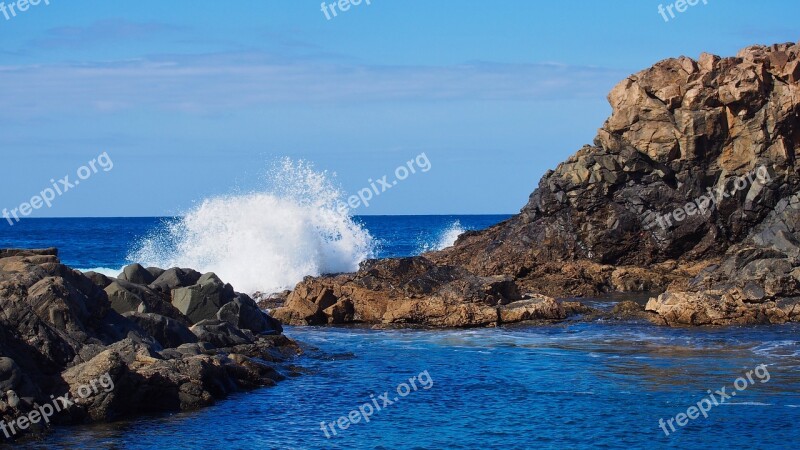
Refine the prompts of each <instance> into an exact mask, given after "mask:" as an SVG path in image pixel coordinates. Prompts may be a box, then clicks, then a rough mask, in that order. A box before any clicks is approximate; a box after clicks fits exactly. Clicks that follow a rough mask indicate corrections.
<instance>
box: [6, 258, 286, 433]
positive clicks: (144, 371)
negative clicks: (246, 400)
mask: <svg viewBox="0 0 800 450" xmlns="http://www.w3.org/2000/svg"><path fill="white" fill-rule="evenodd" d="M57 254H58V253H57V251H56V250H55V249H46V250H0V311H1V312H2V314H0V416H2V417H0V420H5V421H6V423H10V422H11V421H13V420H14V419H16V418H18V417H21V416H22V415H24V414H28V413H30V412H31V411H33V410H34V409H35V408H37V407H39V406H41V405H45V404H47V403H50V402H52V397H51V396H56V397H58V396H61V395H64V394H65V393H70V394H71V396H72V398H74V399H75V405H73V406H72V407H70V408H69V409H68V410H66V411H62V412H60V413H59V414H55V415H54V416H53V417H52V418H51V421H52V422H53V423H74V422H83V421H93V420H111V419H116V418H120V417H124V416H130V415H134V414H140V413H150V412H162V411H180V410H187V409H193V408H198V407H201V406H205V405H209V404H211V403H212V402H213V401H214V400H215V399H219V398H222V397H224V396H226V395H227V394H229V393H231V392H235V391H237V390H241V389H249V388H254V387H257V386H268V385H272V384H274V383H275V382H276V381H278V380H281V379H283V375H281V374H280V372H282V371H285V369H284V368H283V366H284V365H283V362H284V361H288V360H289V358H290V357H291V356H292V355H295V354H296V353H297V352H298V347H297V346H296V344H294V343H293V342H292V341H290V340H289V339H287V338H286V337H284V336H282V335H281V327H280V323H278V322H277V321H275V320H274V319H272V318H271V317H268V316H267V315H266V314H264V313H263V312H261V311H260V310H259V309H258V308H257V307H256V306H255V302H254V301H253V300H252V299H250V298H249V297H248V296H246V295H243V294H237V293H235V292H234V291H233V288H232V287H230V285H226V284H224V283H222V281H221V280H219V278H218V277H217V276H216V275H214V274H206V275H200V274H197V273H196V272H194V271H191V270H188V269H170V270H167V271H163V270H161V269H144V268H142V267H141V266H138V265H134V266H129V267H126V268H125V271H124V272H123V274H121V275H120V277H119V278H116V279H115V278H108V277H105V276H102V275H100V274H96V273H88V274H82V273H80V272H78V271H75V270H72V269H70V268H69V267H67V266H65V265H63V264H61V263H60V262H59V259H58V256H57ZM194 274H197V276H195V275H194ZM186 289H188V290H189V291H190V294H185V293H184V292H185V291H183V290H186ZM229 304H233V305H234V306H233V307H228V308H226V306H227V305H229ZM187 305H188V306H187ZM212 305H214V306H215V307H216V309H215V310H212V309H213V308H212V307H211V306H212ZM216 305H220V306H216ZM183 307H186V308H185V309H182V308H183ZM187 313H188V314H187ZM218 316H219V318H218ZM198 322H199V323H198ZM105 374H107V375H108V376H109V377H110V378H109V381H113V385H114V389H113V390H109V391H108V392H105V391H101V392H99V393H97V395H92V396H88V397H87V398H82V397H81V396H79V395H78V394H79V392H78V391H79V389H80V387H81V386H83V385H86V383H89V382H91V381H92V380H97V379H98V377H100V376H103V375H105Z"/></svg>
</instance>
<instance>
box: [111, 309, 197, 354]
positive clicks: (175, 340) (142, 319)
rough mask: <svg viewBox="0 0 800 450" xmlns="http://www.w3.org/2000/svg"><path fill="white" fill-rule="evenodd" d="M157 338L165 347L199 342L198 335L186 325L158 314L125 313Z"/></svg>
mask: <svg viewBox="0 0 800 450" xmlns="http://www.w3.org/2000/svg"><path fill="white" fill-rule="evenodd" d="M123 316H124V317H125V318H127V319H129V320H131V321H133V322H134V323H135V324H136V325H138V326H139V327H141V328H142V330H144V331H145V332H146V333H147V334H149V335H150V336H152V337H153V338H155V339H156V340H157V341H158V342H159V343H160V344H161V346H162V347H163V348H175V347H178V346H180V345H182V344H192V343H195V342H197V336H195V335H194V333H192V332H191V331H190V330H189V327H187V326H186V325H184V324H182V323H180V322H178V321H176V320H173V319H170V318H169V317H164V316H161V315H158V314H148V313H138V312H129V313H126V314H124V315H123Z"/></svg>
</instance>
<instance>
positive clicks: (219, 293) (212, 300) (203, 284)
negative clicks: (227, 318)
mask: <svg viewBox="0 0 800 450" xmlns="http://www.w3.org/2000/svg"><path fill="white" fill-rule="evenodd" d="M234 296H235V294H234V292H233V288H232V287H231V285H229V284H224V283H223V282H222V280H220V279H219V277H217V276H216V275H215V274H213V273H207V274H205V275H203V276H202V277H200V278H199V279H198V281H197V284H195V285H193V286H189V287H185V288H177V289H173V290H172V305H173V306H175V308H177V309H178V311H180V312H181V313H183V314H184V315H186V316H187V317H188V318H189V320H191V321H192V323H198V322H200V321H202V320H206V319H212V318H214V319H215V318H216V317H217V312H218V311H219V309H220V308H222V306H223V305H225V304H226V303H228V302H230V301H231V300H232V299H233V298H234Z"/></svg>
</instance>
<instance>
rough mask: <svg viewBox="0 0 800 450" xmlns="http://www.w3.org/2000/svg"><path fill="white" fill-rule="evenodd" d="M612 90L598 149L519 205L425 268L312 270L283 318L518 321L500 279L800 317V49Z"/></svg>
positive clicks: (753, 53) (684, 66) (711, 312)
mask: <svg viewBox="0 0 800 450" xmlns="http://www.w3.org/2000/svg"><path fill="white" fill-rule="evenodd" d="M608 100H609V103H610V104H611V106H612V114H611V116H610V117H609V118H608V120H607V121H606V122H605V124H603V126H602V128H601V129H600V130H599V132H598V134H597V137H596V138H595V140H594V143H593V145H587V146H585V147H584V148H582V149H580V150H579V151H578V152H577V153H575V154H574V155H573V156H571V157H570V158H569V159H568V160H567V161H566V162H564V163H562V164H560V165H559V166H558V167H557V168H556V169H555V170H551V171H548V172H547V173H546V174H545V175H544V177H543V178H542V179H541V181H540V182H539V186H538V188H537V189H536V190H535V191H534V192H533V194H531V196H530V199H529V201H528V204H527V205H525V207H524V208H522V210H521V211H520V213H519V214H517V215H515V216H514V217H512V218H510V219H508V220H506V221H504V222H502V223H500V224H498V225H495V226H493V227H491V228H489V229H487V230H484V231H477V232H467V233H465V234H463V235H462V236H461V237H459V239H458V241H457V242H456V244H455V245H454V246H453V247H450V248H448V249H445V250H443V251H438V252H432V253H428V254H425V255H424V257H425V261H426V262H425V264H424V265H425V269H424V272H425V274H423V275H420V274H419V273H418V272H416V271H408V272H403V271H402V270H396V268H395V269H393V268H394V267H395V266H394V265H393V264H394V263H391V262H379V263H375V262H370V263H368V264H367V265H366V266H365V267H363V268H362V269H361V270H359V272H358V273H356V274H349V275H338V276H326V277H321V278H318V279H309V280H305V281H303V282H302V283H301V284H300V285H298V287H297V289H296V290H295V291H294V292H293V293H292V294H291V295H290V296H289V297H288V299H287V301H286V303H285V304H284V305H283V306H282V307H281V308H279V309H278V310H277V314H278V315H279V316H280V317H281V318H284V319H285V320H287V321H289V322H292V323H314V324H318V323H348V322H353V321H355V322H358V321H363V322H370V323H423V324H428V325H435V326H451V325H458V326H470V325H485V324H489V323H502V322H504V320H503V317H505V318H506V320H508V319H510V318H515V317H517V315H516V314H510V313H506V314H503V313H502V312H494V311H493V309H494V310H496V309H498V308H500V307H507V306H506V305H507V303H511V302H513V301H515V300H516V299H511V298H507V297H506V298H503V299H500V300H498V298H497V292H495V291H494V290H493V289H488V290H486V289H483V288H482V287H481V286H483V285H484V284H486V283H487V282H489V280H495V282H497V283H501V284H502V285H503V286H513V287H514V289H515V290H516V291H517V292H520V293H536V294H540V295H544V296H551V297H575V296H593V295H597V294H600V293H605V292H612V291H622V292H664V291H665V290H667V289H669V291H668V292H667V293H665V294H664V295H663V296H662V297H659V298H657V299H653V300H652V301H651V302H650V304H649V305H648V307H647V311H649V313H641V314H645V315H646V314H650V315H652V316H653V319H654V320H655V321H656V322H658V323H666V324H672V325H678V324H695V325H703V324H729V323H765V322H784V321H795V320H798V309H797V302H796V301H795V300H794V299H795V298H800V291H798V288H797V280H798V278H799V277H798V273H800V271H797V270H796V268H797V260H798V254H797V253H798V242H800V234H798V228H797V226H796V219H795V217H794V213H793V212H791V210H793V208H795V207H796V205H797V201H798V200H797V199H796V198H795V195H796V193H797V192H798V190H800V175H799V174H798V170H797V166H796V164H797V163H796V149H797V148H798V145H800V44H792V43H787V44H777V45H773V46H769V47H766V46H753V47H748V48H745V49H743V50H742V51H741V52H739V54H738V55H737V56H735V57H728V58H721V57H718V56H714V55H710V54H702V55H701V56H700V57H699V58H698V59H696V60H695V59H691V58H688V57H680V58H673V59H667V60H664V61H661V62H659V63H657V64H656V65H654V66H653V67H651V68H649V69H647V70H644V71H641V72H639V73H637V74H634V75H632V76H630V77H628V78H627V79H625V80H623V81H622V82H621V83H619V84H618V85H617V86H616V87H615V88H614V89H613V90H612V91H611V93H610V94H609V96H608ZM703 199H705V200H703ZM380 267H385V268H386V270H384V271H383V272H387V271H388V272H389V273H390V276H389V278H385V277H384V278H381V276H380V275H379V274H374V273H375V270H376V268H377V269H380ZM378 272H380V270H378ZM439 276H443V277H444V278H437V277H439ZM385 280H390V282H383V281H385ZM426 283H427V285H429V286H433V287H432V288H431V289H429V290H424V289H423V290H420V289H418V288H417V287H418V286H419V285H420V284H422V286H426ZM431 283H433V284H431ZM503 289H505V288H503ZM562 307H563V305H562ZM579 309H580V308H577V309H573V308H569V309H565V311H566V313H567V314H570V312H571V311H573V310H579ZM551 312H552V313H553V314H551V317H552V318H553V319H555V318H556V317H558V314H556V313H555V310H553V311H551ZM495 316H496V317H495ZM525 316H526V315H525V314H522V315H520V316H519V317H525Z"/></svg>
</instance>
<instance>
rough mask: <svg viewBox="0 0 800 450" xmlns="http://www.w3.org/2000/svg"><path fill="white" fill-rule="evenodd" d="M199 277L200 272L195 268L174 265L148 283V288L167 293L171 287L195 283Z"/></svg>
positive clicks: (175, 287)
mask: <svg viewBox="0 0 800 450" xmlns="http://www.w3.org/2000/svg"><path fill="white" fill-rule="evenodd" d="M200 277H201V275H200V272H197V271H195V270H192V269H179V268H177V267H174V268H172V269H167V270H165V271H164V272H162V273H161V274H160V275H159V276H158V278H156V280H155V281H153V283H152V284H150V288H151V289H154V290H157V291H159V292H163V293H166V294H169V293H170V292H172V290H173V289H177V288H181V287H187V286H193V285H195V284H197V280H199V279H200Z"/></svg>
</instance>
